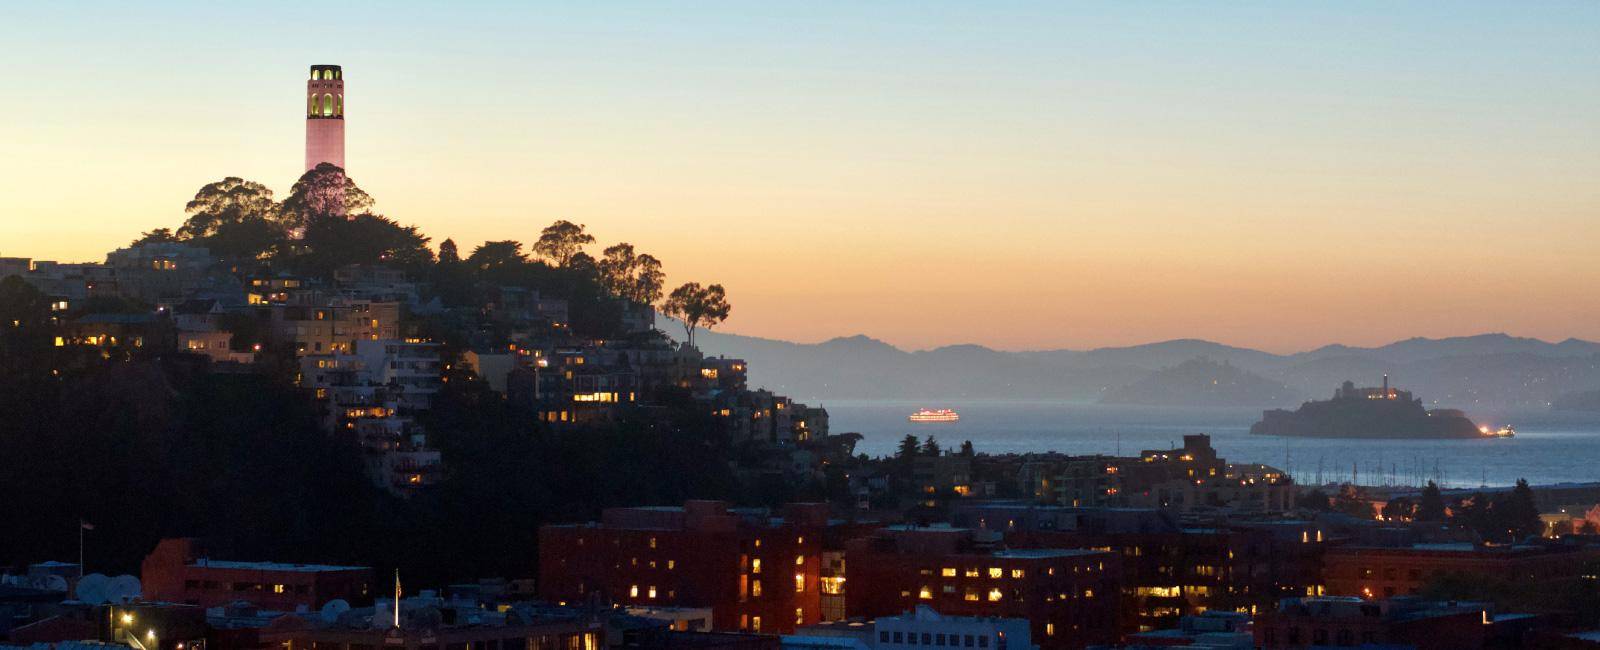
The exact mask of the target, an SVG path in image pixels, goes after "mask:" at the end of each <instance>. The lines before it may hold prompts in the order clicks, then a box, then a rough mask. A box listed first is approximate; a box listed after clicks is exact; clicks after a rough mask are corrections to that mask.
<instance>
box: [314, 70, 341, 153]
mask: <svg viewBox="0 0 1600 650" xmlns="http://www.w3.org/2000/svg"><path fill="white" fill-rule="evenodd" d="M322 163H333V164H334V165H336V166H338V167H339V168H340V169H344V71H343V70H341V69H340V68H339V66H336V65H314V66H311V80H310V81H307V82H306V171H311V170H312V169H314V168H316V166H317V165H320V164H322Z"/></svg>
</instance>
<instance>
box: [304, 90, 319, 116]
mask: <svg viewBox="0 0 1600 650" xmlns="http://www.w3.org/2000/svg"><path fill="white" fill-rule="evenodd" d="M316 114H317V95H316V94H315V93H313V94H311V95H310V96H308V97H306V115H316Z"/></svg>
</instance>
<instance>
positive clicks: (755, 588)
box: [750, 580, 761, 598]
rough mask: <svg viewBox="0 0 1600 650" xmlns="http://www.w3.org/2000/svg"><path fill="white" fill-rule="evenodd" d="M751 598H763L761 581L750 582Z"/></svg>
mask: <svg viewBox="0 0 1600 650" xmlns="http://www.w3.org/2000/svg"><path fill="white" fill-rule="evenodd" d="M750 597H751V598H760V597H761V581H760V580H752V581H750Z"/></svg>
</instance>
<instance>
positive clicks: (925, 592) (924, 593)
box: [917, 586, 933, 600]
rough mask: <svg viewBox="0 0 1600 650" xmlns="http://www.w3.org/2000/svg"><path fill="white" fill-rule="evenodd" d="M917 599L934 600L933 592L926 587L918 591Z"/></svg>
mask: <svg viewBox="0 0 1600 650" xmlns="http://www.w3.org/2000/svg"><path fill="white" fill-rule="evenodd" d="M917 597H918V598H921V599H923V600H933V590H932V589H929V588H927V587H926V586H924V587H923V588H921V589H918V590H917Z"/></svg>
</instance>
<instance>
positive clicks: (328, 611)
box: [319, 598, 350, 623]
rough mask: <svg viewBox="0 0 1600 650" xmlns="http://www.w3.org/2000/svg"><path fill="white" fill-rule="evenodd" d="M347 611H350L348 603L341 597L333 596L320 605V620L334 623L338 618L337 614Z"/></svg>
mask: <svg viewBox="0 0 1600 650" xmlns="http://www.w3.org/2000/svg"><path fill="white" fill-rule="evenodd" d="M348 611H350V603H347V602H345V601H344V599H343V598H335V599H333V600H330V601H328V603H327V604H326V605H323V606H322V611H321V612H320V613H319V615H320V616H321V617H322V622H324V623H334V622H337V621H338V620H339V616H341V615H343V614H344V613H345V612H348Z"/></svg>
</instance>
